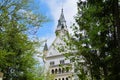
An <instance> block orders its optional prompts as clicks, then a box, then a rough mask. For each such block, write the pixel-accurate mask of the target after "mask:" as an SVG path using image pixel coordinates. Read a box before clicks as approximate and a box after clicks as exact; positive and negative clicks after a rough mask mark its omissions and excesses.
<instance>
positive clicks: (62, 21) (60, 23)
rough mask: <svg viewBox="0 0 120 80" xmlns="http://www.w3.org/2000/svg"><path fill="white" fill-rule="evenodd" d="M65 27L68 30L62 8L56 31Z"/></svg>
mask: <svg viewBox="0 0 120 80" xmlns="http://www.w3.org/2000/svg"><path fill="white" fill-rule="evenodd" d="M63 29H64V30H66V31H67V26H66V20H65V17H64V12H63V8H62V9H61V15H60V18H59V20H58V25H57V29H56V32H58V31H61V30H63Z"/></svg>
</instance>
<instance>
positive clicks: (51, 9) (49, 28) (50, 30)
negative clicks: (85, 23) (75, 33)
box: [34, 0, 77, 46]
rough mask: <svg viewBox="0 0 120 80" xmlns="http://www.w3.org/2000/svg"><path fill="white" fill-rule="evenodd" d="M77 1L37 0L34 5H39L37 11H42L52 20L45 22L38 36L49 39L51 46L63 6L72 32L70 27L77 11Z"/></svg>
mask: <svg viewBox="0 0 120 80" xmlns="http://www.w3.org/2000/svg"><path fill="white" fill-rule="evenodd" d="M76 2H77V0H35V3H34V5H37V6H38V8H37V9H36V12H41V13H42V14H44V15H45V16H47V18H48V19H50V21H49V22H47V23H45V24H43V26H42V27H41V28H40V29H39V30H38V32H37V36H38V37H39V39H40V40H41V39H42V40H43V39H47V43H48V46H50V45H51V43H52V42H53V40H54V39H55V33H54V32H55V29H56V27H57V21H58V19H59V17H60V13H61V9H62V6H63V9H64V16H65V19H66V22H67V26H68V30H69V32H71V30H70V28H69V27H70V26H71V25H72V24H73V22H74V16H75V15H76V13H77V7H76V6H77V4H76Z"/></svg>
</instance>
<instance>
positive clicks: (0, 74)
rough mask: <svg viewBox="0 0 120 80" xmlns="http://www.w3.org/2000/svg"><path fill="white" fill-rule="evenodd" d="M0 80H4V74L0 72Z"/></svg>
mask: <svg viewBox="0 0 120 80" xmlns="http://www.w3.org/2000/svg"><path fill="white" fill-rule="evenodd" d="M0 80H3V73H2V72H0Z"/></svg>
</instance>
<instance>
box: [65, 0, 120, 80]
mask: <svg viewBox="0 0 120 80" xmlns="http://www.w3.org/2000/svg"><path fill="white" fill-rule="evenodd" d="M119 3H120V2H119V1H118V0H86V1H82V0H79V1H78V3H77V5H78V13H77V16H76V17H75V20H76V23H77V26H76V25H73V26H72V29H73V32H74V34H73V36H72V38H71V39H70V40H69V41H67V46H69V50H70V51H69V52H68V54H67V55H66V56H67V57H68V58H70V59H71V60H73V62H74V63H75V69H76V71H77V72H76V74H78V76H79V78H80V79H81V80H86V79H87V78H88V80H89V79H92V80H102V79H104V80H117V79H119V78H120V70H119V67H120V58H119V57H120V46H119V45H120V43H119V41H120V12H119V11H120V4H119ZM71 52H72V53H71ZM73 53H74V54H73ZM79 66H82V67H79ZM85 75H86V76H85ZM83 77H84V78H83ZM85 78H86V79H85Z"/></svg>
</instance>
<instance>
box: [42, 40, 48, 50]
mask: <svg viewBox="0 0 120 80" xmlns="http://www.w3.org/2000/svg"><path fill="white" fill-rule="evenodd" d="M47 50H48V46H47V43H46V42H45V45H44V49H43V51H47Z"/></svg>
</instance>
